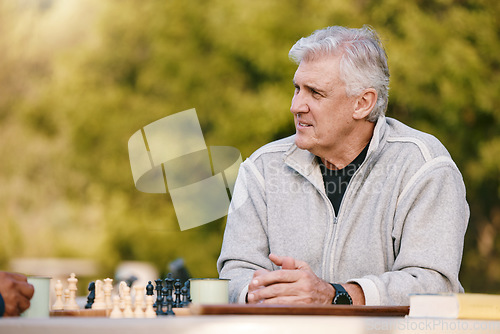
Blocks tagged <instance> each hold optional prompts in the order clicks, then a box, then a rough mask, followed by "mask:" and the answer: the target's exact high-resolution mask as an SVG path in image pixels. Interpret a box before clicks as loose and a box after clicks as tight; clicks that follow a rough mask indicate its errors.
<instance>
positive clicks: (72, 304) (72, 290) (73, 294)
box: [64, 273, 79, 310]
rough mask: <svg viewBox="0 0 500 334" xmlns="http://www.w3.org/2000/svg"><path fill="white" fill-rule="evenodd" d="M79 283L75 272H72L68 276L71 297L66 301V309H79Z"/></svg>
mask: <svg viewBox="0 0 500 334" xmlns="http://www.w3.org/2000/svg"><path fill="white" fill-rule="evenodd" d="M77 283H78V279H77V278H76V276H75V273H71V275H70V277H69V278H68V290H69V298H68V302H67V303H66V305H65V307H64V309H65V310H78V309H79V307H78V304H77V303H76V291H77V290H78V288H77V286H76V284H77Z"/></svg>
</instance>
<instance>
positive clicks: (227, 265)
mask: <svg viewBox="0 0 500 334" xmlns="http://www.w3.org/2000/svg"><path fill="white" fill-rule="evenodd" d="M468 219H469V207H468V205H467V202H466V199H465V186H464V183H463V179H462V175H461V174H460V171H459V170H458V168H457V167H456V165H455V164H454V162H453V161H452V159H451V158H450V155H449V154H448V152H447V150H446V149H445V148H444V146H443V145H442V144H441V143H440V142H439V141H438V140H437V139H436V138H435V137H433V136H431V135H429V134H425V133H422V132H420V131H417V130H414V129H412V128H409V127H408V126H406V125H404V124H402V123H401V122H398V121H396V120H394V119H391V118H386V117H381V118H379V120H378V121H377V124H376V126H375V129H374V133H373V136H372V139H371V141H370V145H369V148H368V153H367V156H366V158H365V161H364V162H363V163H362V165H361V166H360V167H359V169H358V170H357V171H356V173H355V174H354V176H353V177H352V179H351V181H350V183H349V185H348V187H347V190H346V192H345V194H344V197H343V200H342V203H341V206H340V209H339V212H338V213H336V212H334V210H333V206H332V205H331V203H330V201H329V199H328V197H327V196H326V194H325V189H324V184H323V178H322V175H321V172H320V168H319V165H318V163H317V159H316V158H315V156H314V155H313V154H311V153H310V152H308V151H305V150H301V149H299V148H297V146H295V144H294V136H291V137H288V138H285V139H282V140H279V141H276V142H273V143H270V144H268V145H265V146H263V147H262V148H260V149H259V150H257V151H256V152H255V153H254V154H252V156H251V157H250V158H248V159H247V160H246V161H245V162H243V163H242V164H241V166H240V171H239V174H238V179H237V181H236V185H235V188H234V194H233V199H232V202H231V208H230V213H229V214H228V218H227V225H226V230H225V233H224V241H223V245H222V250H221V254H220V257H219V260H218V262H217V267H218V270H219V274H220V277H221V278H229V279H231V281H230V300H231V302H244V300H245V296H246V293H247V289H248V284H249V282H250V280H251V278H252V275H253V272H254V271H255V270H257V269H260V268H265V269H268V270H276V269H278V268H277V267H276V266H275V265H274V264H273V263H272V262H271V261H270V260H269V258H268V255H269V253H274V254H277V255H280V256H292V257H294V258H296V259H299V260H302V261H305V262H307V263H308V264H309V266H310V267H311V268H312V270H313V271H314V272H315V273H316V275H317V276H318V277H320V278H322V279H324V280H325V281H327V282H332V283H345V282H356V283H358V284H359V285H360V286H361V288H362V289H363V292H364V294H365V300H366V304H367V305H408V303H409V298H408V295H409V294H411V293H436V292H463V288H462V286H461V284H460V282H459V280H458V273H459V269H460V264H461V260H462V252H463V243H464V235H465V230H466V228H467V223H468Z"/></svg>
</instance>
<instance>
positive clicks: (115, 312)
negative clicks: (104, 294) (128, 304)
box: [109, 296, 123, 319]
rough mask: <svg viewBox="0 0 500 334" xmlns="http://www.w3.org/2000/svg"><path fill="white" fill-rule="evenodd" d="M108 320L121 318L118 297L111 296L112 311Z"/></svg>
mask: <svg viewBox="0 0 500 334" xmlns="http://www.w3.org/2000/svg"><path fill="white" fill-rule="evenodd" d="M109 317H110V318H114V319H117V318H123V313H122V310H120V297H118V296H113V310H112V311H111V313H110V314H109Z"/></svg>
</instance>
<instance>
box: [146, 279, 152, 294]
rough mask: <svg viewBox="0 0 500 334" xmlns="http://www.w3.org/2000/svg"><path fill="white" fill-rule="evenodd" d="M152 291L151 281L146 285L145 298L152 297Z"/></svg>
mask: <svg viewBox="0 0 500 334" xmlns="http://www.w3.org/2000/svg"><path fill="white" fill-rule="evenodd" d="M153 290H154V286H153V284H151V281H149V282H148V284H147V285H146V296H152V295H153V294H154V293H153Z"/></svg>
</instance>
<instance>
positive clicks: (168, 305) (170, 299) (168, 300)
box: [165, 296, 175, 315]
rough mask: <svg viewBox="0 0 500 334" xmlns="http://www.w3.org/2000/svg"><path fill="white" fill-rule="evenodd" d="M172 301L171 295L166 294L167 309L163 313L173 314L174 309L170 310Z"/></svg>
mask: <svg viewBox="0 0 500 334" xmlns="http://www.w3.org/2000/svg"><path fill="white" fill-rule="evenodd" d="M173 303H174V302H173V299H172V296H167V311H166V312H165V315H175V313H174V310H172V305H173Z"/></svg>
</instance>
